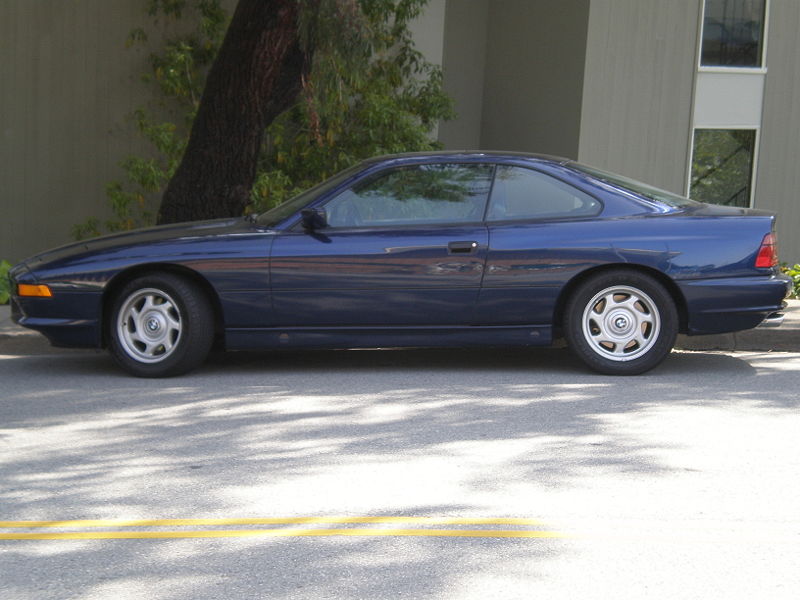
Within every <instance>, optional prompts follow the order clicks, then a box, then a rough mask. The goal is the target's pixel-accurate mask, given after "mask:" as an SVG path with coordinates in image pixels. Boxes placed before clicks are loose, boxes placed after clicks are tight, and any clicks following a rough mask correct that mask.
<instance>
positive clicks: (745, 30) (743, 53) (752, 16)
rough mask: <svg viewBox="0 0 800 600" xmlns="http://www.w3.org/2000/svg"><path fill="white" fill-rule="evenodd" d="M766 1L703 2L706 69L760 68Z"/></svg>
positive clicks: (725, 0) (716, 0) (704, 61)
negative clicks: (704, 5) (704, 7)
mask: <svg viewBox="0 0 800 600" xmlns="http://www.w3.org/2000/svg"><path fill="white" fill-rule="evenodd" d="M764 6H765V0H706V9H705V19H704V20H703V51H702V56H701V59H700V64H701V65H703V66H705V67H761V66H762V62H761V55H762V47H763V40H764Z"/></svg>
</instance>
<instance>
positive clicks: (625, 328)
mask: <svg viewBox="0 0 800 600" xmlns="http://www.w3.org/2000/svg"><path fill="white" fill-rule="evenodd" d="M635 327H636V319H634V318H632V317H631V315H629V314H627V313H626V312H625V311H622V310H615V311H613V312H612V313H611V314H610V315H609V316H608V319H607V330H608V332H609V333H610V334H612V335H614V336H616V337H619V338H626V337H628V336H630V334H631V333H632V332H633V329H634V328H635Z"/></svg>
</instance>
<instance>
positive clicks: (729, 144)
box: [689, 129, 756, 207]
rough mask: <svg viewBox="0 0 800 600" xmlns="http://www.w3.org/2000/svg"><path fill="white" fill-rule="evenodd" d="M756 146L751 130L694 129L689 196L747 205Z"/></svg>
mask: <svg viewBox="0 0 800 600" xmlns="http://www.w3.org/2000/svg"><path fill="white" fill-rule="evenodd" d="M755 147H756V132H755V130H754V129H695V131H694V148H693V152H692V179H691V185H690V190H689V195H690V196H691V197H692V199H694V200H699V201H700V202H709V203H711V204H725V205H727V206H744V207H747V206H750V197H751V192H752V187H753V164H754V163H753V158H754V156H755Z"/></svg>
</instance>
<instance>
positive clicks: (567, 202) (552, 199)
mask: <svg viewBox="0 0 800 600" xmlns="http://www.w3.org/2000/svg"><path fill="white" fill-rule="evenodd" d="M601 209H602V205H601V204H600V202H599V201H598V200H596V199H595V198H592V197H591V196H590V195H589V194H586V193H585V192H582V191H581V190H579V189H577V188H575V187H573V186H571V185H569V184H567V183H564V182H563V181H559V180H558V179H556V178H554V177H551V176H549V175H546V174H544V173H540V172H539V171H534V170H532V169H525V168H522V167H512V166H507V165H503V166H499V167H498V168H497V174H496V175H495V180H494V187H493V188H492V197H491V199H490V201H489V212H488V214H487V220H488V221H509V220H515V219H557V218H564V217H585V216H593V215H596V214H598V213H599V212H600V210H601Z"/></svg>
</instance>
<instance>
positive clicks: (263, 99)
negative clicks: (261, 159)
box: [158, 0, 311, 224]
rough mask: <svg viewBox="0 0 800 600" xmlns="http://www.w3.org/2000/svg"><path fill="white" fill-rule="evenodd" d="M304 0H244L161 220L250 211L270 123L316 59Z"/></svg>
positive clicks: (212, 73) (210, 77) (212, 72)
mask: <svg viewBox="0 0 800 600" xmlns="http://www.w3.org/2000/svg"><path fill="white" fill-rule="evenodd" d="M299 4H300V3H299V2H297V0H239V3H238V5H237V6H236V11H235V12H234V14H233V19H232V20H231V24H230V27H229V28H228V31H227V33H226V34H225V39H224V40H223V42H222V45H221V47H220V50H219V54H218V55H217V58H216V60H215V61H214V63H213V65H212V66H211V70H210V71H209V74H208V78H207V80H206V87H205V90H204V91H203V97H202V98H201V100H200V105H199V108H198V111H197V116H196V118H195V121H194V124H193V125H192V131H191V134H190V136H189V142H188V145H187V147H186V152H185V153H184V155H183V159H182V160H181V164H180V165H179V166H178V169H177V171H176V172H175V175H174V176H173V177H172V179H171V180H170V182H169V184H168V185H167V189H166V191H165V192H164V196H163V198H162V200H161V208H160V210H159V214H158V222H159V224H162V223H176V222H179V221H192V220H199V219H214V218H221V217H231V216H238V215H241V214H242V213H243V212H244V208H245V207H246V206H247V204H248V203H249V201H250V191H251V189H252V187H253V181H254V179H255V174H256V164H257V160H258V154H259V150H260V148H261V141H262V137H263V135H264V130H265V128H266V127H267V126H268V125H269V124H270V123H271V122H272V121H273V119H275V117H277V116H278V115H279V114H280V113H281V112H283V111H284V110H285V109H286V108H288V107H289V106H291V104H292V102H293V101H294V100H295V98H296V97H297V95H298V94H299V92H300V90H301V88H302V79H303V76H304V75H305V74H306V73H307V71H308V69H309V67H310V62H311V57H310V56H309V55H308V52H307V51H306V50H304V49H303V47H302V45H301V42H300V39H299V35H298V19H297V17H298V12H299V10H300V9H299V6H298V5H299Z"/></svg>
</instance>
